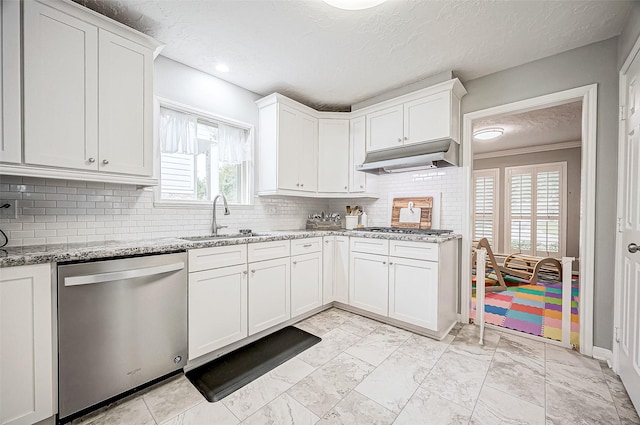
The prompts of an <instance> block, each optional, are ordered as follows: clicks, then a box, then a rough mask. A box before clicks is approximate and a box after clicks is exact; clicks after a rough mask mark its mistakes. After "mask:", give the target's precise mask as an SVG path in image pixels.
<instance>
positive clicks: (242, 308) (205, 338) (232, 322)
mask: <svg viewBox="0 0 640 425" xmlns="http://www.w3.org/2000/svg"><path fill="white" fill-rule="evenodd" d="M247 335H248V334H247V266H246V264H241V265H237V266H231V267H223V268H219V269H213V270H205V271H201V272H196V273H190V274H189V360H192V359H194V358H196V357H199V356H201V355H203V354H207V353H210V352H212V351H214V350H217V349H219V348H222V347H224V346H226V345H228V344H231V343H233V342H236V341H239V340H241V339H243V338H245V337H246V336H247Z"/></svg>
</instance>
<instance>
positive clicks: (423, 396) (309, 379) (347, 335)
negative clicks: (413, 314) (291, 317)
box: [73, 308, 640, 425]
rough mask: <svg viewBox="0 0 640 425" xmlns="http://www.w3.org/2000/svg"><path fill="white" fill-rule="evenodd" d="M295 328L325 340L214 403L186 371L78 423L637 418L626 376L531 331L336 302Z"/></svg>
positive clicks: (545, 423)
mask: <svg viewBox="0 0 640 425" xmlns="http://www.w3.org/2000/svg"><path fill="white" fill-rule="evenodd" d="M296 326H298V327H300V328H301V329H304V330H306V331H308V332H311V333H313V334H315V335H318V336H320V337H322V342H320V343H319V344H317V345H316V346H314V347H312V348H310V349H309V350H307V351H305V352H303V353H301V354H300V355H298V356H297V357H295V358H293V359H291V360H289V361H288V362H286V363H284V364H282V365H281V366H279V367H277V368H276V369H274V370H272V371H271V372H269V373H267V374H266V375H263V376H262V377H260V378H258V379H257V380H255V381H253V382H252V383H250V384H249V385H247V386H245V387H244V388H242V389H240V390H238V391H236V392H235V393H233V394H231V395H229V396H228V397H226V398H225V399H223V400H222V401H220V402H217V403H209V402H207V401H206V400H205V399H204V398H203V397H202V396H201V395H200V393H199V392H198V391H197V390H196V389H195V388H194V387H193V386H192V385H191V384H190V382H189V381H188V380H187V379H186V378H185V377H184V376H183V375H179V376H178V377H174V378H171V379H169V380H168V381H165V382H162V383H160V384H158V385H156V386H155V387H152V388H150V389H148V390H146V391H144V392H142V393H139V394H136V395H133V396H131V397H129V398H128V399H125V400H122V401H120V402H118V403H116V404H114V405H112V406H109V407H107V408H105V409H102V410H101V411H98V412H95V413H92V414H90V415H88V416H86V417H83V418H80V419H78V420H75V421H74V422H73V424H74V425H107V424H108V425H235V424H245V425H248V424H251V425H269V424H274V425H294V424H295V425H311V424H319V425H330V424H331V425H333V424H345V425H359V424H365V425H386V424H394V425H420V424H430V425H437V424H474V425H500V424H541V425H575V424H589V425H590V424H593V425H614V424H620V425H627V424H640V418H638V415H637V414H636V411H635V409H634V408H633V405H632V404H631V401H630V400H629V397H628V395H627V393H626V391H625V389H624V387H623V386H622V383H621V382H620V380H619V379H618V377H617V376H616V375H615V374H614V373H613V372H612V371H611V370H610V369H609V368H608V367H607V366H606V364H604V363H600V362H598V361H596V360H594V359H590V358H587V357H583V356H581V355H580V354H578V353H576V352H574V351H570V350H566V349H563V348H559V347H557V346H554V345H551V344H545V343H542V342H538V341H533V340H531V339H527V338H523V337H518V336H514V335H510V334H506V333H501V332H498V331H494V330H487V331H486V335H485V345H484V346H480V345H478V343H477V341H478V328H477V327H475V326H471V325H465V326H462V325H460V326H457V327H456V328H454V330H453V331H452V332H451V334H450V335H448V336H447V337H446V338H445V339H444V340H443V341H435V340H432V339H429V338H426V337H422V336H419V335H416V334H413V333H411V332H408V331H405V330H402V329H398V328H395V327H393V326H389V325H386V324H383V323H380V322H377V321H374V320H371V319H368V318H365V317H361V316H358V315H355V314H352V313H349V312H346V311H343V310H339V309H336V308H331V309H329V310H326V311H323V312H321V313H319V314H317V315H315V316H312V317H310V318H308V319H306V320H304V321H302V322H300V323H298V324H297V325H296Z"/></svg>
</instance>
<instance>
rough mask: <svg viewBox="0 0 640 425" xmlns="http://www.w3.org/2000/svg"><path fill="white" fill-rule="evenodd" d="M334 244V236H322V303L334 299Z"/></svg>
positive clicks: (327, 302)
mask: <svg viewBox="0 0 640 425" xmlns="http://www.w3.org/2000/svg"><path fill="white" fill-rule="evenodd" d="M335 244H336V237H335V236H325V237H323V238H322V304H329V303H330V302H332V301H334V299H335V298H334V297H335V290H334V282H335V277H334V274H335V273H334V256H335V254H334V250H335Z"/></svg>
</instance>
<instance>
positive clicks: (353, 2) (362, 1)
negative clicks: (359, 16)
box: [323, 0, 386, 10]
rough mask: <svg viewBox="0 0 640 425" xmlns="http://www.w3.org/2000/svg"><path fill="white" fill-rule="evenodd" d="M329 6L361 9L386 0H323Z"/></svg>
mask: <svg viewBox="0 0 640 425" xmlns="http://www.w3.org/2000/svg"><path fill="white" fill-rule="evenodd" d="M323 1H324V2H325V3H327V4H328V5H330V6H333V7H337V8H338V9H345V10H362V9H369V8H370V7H375V6H377V5H379V4H382V3H384V2H385V1H386V0H323Z"/></svg>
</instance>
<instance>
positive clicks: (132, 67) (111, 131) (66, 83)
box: [0, 0, 159, 185]
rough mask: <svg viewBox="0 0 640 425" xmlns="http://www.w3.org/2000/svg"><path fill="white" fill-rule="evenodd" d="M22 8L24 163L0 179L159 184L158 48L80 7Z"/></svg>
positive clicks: (54, 1)
mask: <svg viewBox="0 0 640 425" xmlns="http://www.w3.org/2000/svg"><path fill="white" fill-rule="evenodd" d="M3 3H4V2H3ZM23 9H24V11H23V38H24V47H23V51H22V54H23V58H24V60H23V63H24V69H23V76H24V79H23V82H22V83H23V87H24V98H23V102H24V104H23V111H24V115H23V117H22V119H23V128H24V134H23V140H22V143H23V145H22V146H23V150H24V158H23V161H22V163H21V165H19V166H8V165H5V166H0V172H2V173H3V174H14V175H31V176H38V177H51V178H69V179H76V180H88V181H92V180H93V181H109V182H116V183H135V184H141V185H150V184H155V183H156V182H157V180H156V179H154V178H152V175H153V162H152V161H153V135H152V133H153V59H154V54H155V53H157V52H159V44H158V43H157V42H156V41H154V40H153V39H151V38H149V37H147V36H146V35H144V34H141V33H138V32H137V31H134V30H132V29H130V28H127V27H125V26H124V25H121V24H119V23H117V22H115V21H111V20H110V19H108V18H105V17H101V16H99V15H96V14H95V13H93V12H91V11H89V10H87V9H85V8H83V7H81V6H79V5H76V4H75V3H71V2H66V1H60V0H49V1H35V0H34V1H27V2H23Z"/></svg>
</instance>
